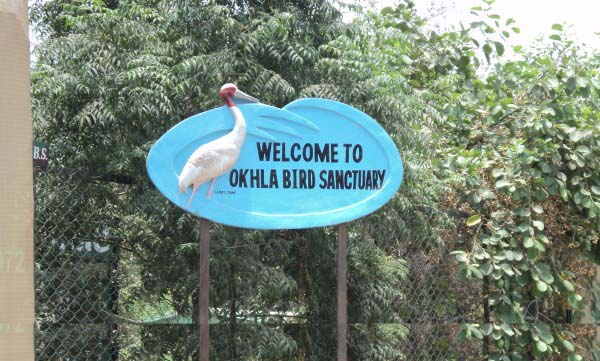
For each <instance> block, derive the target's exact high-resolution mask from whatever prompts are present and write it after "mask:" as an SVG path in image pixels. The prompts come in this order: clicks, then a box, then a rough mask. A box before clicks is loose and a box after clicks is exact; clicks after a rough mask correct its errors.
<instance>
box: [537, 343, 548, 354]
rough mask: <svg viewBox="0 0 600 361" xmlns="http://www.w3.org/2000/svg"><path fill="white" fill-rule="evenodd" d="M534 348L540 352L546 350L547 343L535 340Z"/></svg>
mask: <svg viewBox="0 0 600 361" xmlns="http://www.w3.org/2000/svg"><path fill="white" fill-rule="evenodd" d="M535 348H537V350H538V351H539V352H541V353H544V352H546V351H547V350H548V345H546V343H545V342H543V341H536V343H535Z"/></svg>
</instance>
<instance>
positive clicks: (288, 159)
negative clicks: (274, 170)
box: [281, 143, 290, 162]
mask: <svg viewBox="0 0 600 361" xmlns="http://www.w3.org/2000/svg"><path fill="white" fill-rule="evenodd" d="M281 148H282V149H281V160H282V161H284V162H289V161H290V157H288V156H287V154H286V151H285V143H281Z"/></svg>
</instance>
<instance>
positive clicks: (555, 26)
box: [552, 24, 563, 31]
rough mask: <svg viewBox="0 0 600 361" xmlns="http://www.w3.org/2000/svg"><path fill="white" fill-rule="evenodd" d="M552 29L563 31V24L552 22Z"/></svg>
mask: <svg viewBox="0 0 600 361" xmlns="http://www.w3.org/2000/svg"><path fill="white" fill-rule="evenodd" d="M552 30H556V31H563V26H562V25H561V24H552Z"/></svg>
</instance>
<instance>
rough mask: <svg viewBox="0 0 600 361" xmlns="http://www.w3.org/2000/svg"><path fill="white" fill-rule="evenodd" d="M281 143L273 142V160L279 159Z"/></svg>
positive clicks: (278, 160)
mask: <svg viewBox="0 0 600 361" xmlns="http://www.w3.org/2000/svg"><path fill="white" fill-rule="evenodd" d="M280 155H281V143H273V162H280V161H281V157H280Z"/></svg>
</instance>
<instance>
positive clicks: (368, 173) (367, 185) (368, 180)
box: [365, 171, 373, 189]
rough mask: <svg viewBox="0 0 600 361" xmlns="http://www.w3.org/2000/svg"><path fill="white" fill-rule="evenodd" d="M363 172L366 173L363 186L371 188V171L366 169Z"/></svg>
mask: <svg viewBox="0 0 600 361" xmlns="http://www.w3.org/2000/svg"><path fill="white" fill-rule="evenodd" d="M365 173H367V180H366V184H365V188H366V189H373V182H372V179H371V171H366V172H365Z"/></svg>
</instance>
